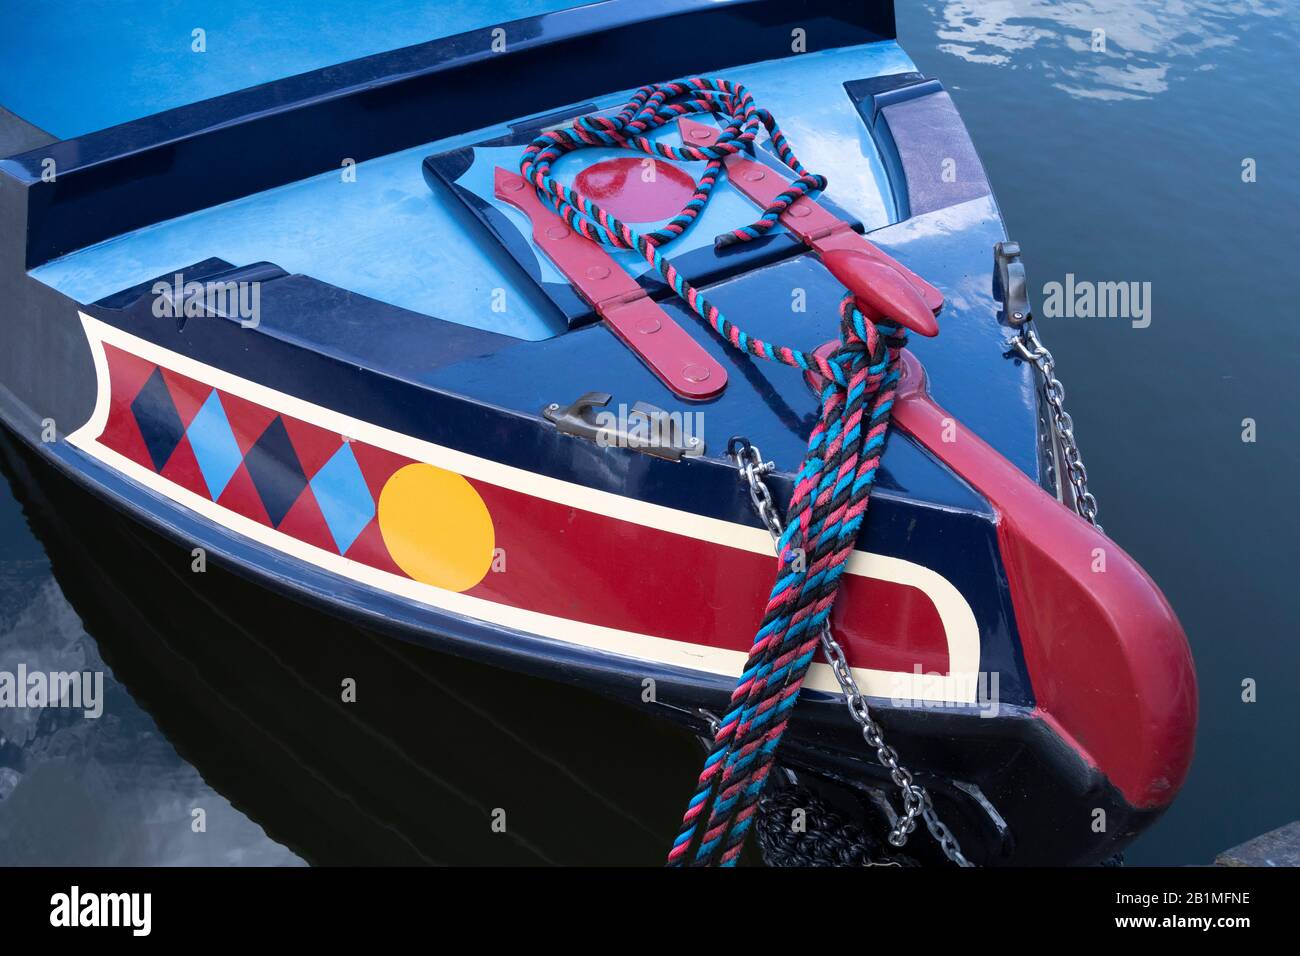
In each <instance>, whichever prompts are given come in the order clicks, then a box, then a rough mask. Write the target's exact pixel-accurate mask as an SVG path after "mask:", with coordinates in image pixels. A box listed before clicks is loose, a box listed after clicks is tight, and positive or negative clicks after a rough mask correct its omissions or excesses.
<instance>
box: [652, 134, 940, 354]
mask: <svg viewBox="0 0 1300 956" xmlns="http://www.w3.org/2000/svg"><path fill="white" fill-rule="evenodd" d="M677 127H678V130H679V132H680V133H681V136H682V141H683V142H685V143H690V144H691V145H692V146H712V145H713V144H714V143H715V142H716V141H717V139H718V136H719V131H718V129H717V128H716V127H713V126H710V125H708V124H707V123H701V122H699V121H698V120H692V119H688V118H686V117H683V118H682V119H679V120H678V121H677ZM726 167H727V177H728V179H729V181H730V182H731V184H732V185H733V186H735V187H736V188H737V189H739V190H740V191H741V192H742V193H744V195H745V196H746V197H748V198H749V200H750V201H751V202H753V203H755V204H756V205H758V206H760V207H762V208H764V209H766V208H767V207H768V206H770V205H771V204H772V202H773V200H775V199H776V197H777V196H779V195H781V193H783V192H785V190H786V188H787V187H788V186H789V185H790V181H789V180H788V179H785V178H784V177H782V176H780V175H779V174H778V173H776V172H775V171H774V170H773V169H771V168H770V167H768V166H765V165H763V164H762V163H759V162H755V161H754V160H752V159H746V158H745V157H744V156H741V155H738V154H737V155H732V156H728V157H727V159H726ZM781 225H783V226H785V227H786V229H788V230H790V232H792V233H794V235H796V236H798V237H799V239H800V241H802V242H803V243H804V244H805V245H806V246H808V248H810V249H811V250H812V251H813V252H815V253H816V254H817V256H818V258H820V259H821V260H822V262H823V263H825V264H826V268H827V269H829V270H830V272H831V274H832V275H834V276H835V278H836V279H838V280H839V281H840V282H841V283H842V284H843V285H844V286H845V288H847V289H848V290H849V291H850V292H852V293H853V294H854V296H855V297H856V299H857V304H858V308H859V309H861V310H862V311H863V312H864V313H865V314H866V315H867V316H868V317H869V318H872V319H881V318H885V317H889V318H891V319H893V320H894V321H896V322H898V323H900V324H902V325H905V326H906V327H907V328H909V329H911V330H912V331H914V332H917V333H918V334H920V335H928V336H933V335H938V334H939V324H938V323H937V322H936V321H935V319H934V317H935V316H936V315H938V314H939V310H940V309H942V308H943V293H942V292H940V291H939V290H938V289H936V288H935V287H934V286H932V285H930V283H928V282H926V281H925V280H924V279H922V278H921V277H920V276H918V275H917V274H916V273H915V272H913V271H912V270H911V269H909V268H907V266H905V265H903V264H902V263H901V262H899V261H898V260H897V259H895V258H893V257H892V256H890V255H888V254H886V253H885V252H883V251H882V250H881V249H880V248H879V247H878V246H876V245H875V244H874V243H872V242H870V241H869V240H868V239H866V238H865V237H863V236H861V235H859V234H858V233H856V232H854V231H853V227H852V226H851V225H849V224H848V223H847V222H845V221H844V220H843V219H840V218H839V217H837V216H835V215H832V214H831V212H830V211H829V210H828V209H826V208H825V207H824V206H822V205H820V204H819V203H817V202H816V201H815V200H812V199H808V198H806V197H805V198H803V199H799V200H797V201H796V202H794V203H791V205H790V208H789V209H787V210H786V211H785V212H784V213H783V214H782V215H781Z"/></svg>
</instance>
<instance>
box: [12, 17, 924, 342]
mask: <svg viewBox="0 0 1300 956" xmlns="http://www.w3.org/2000/svg"><path fill="white" fill-rule="evenodd" d="M911 69H914V67H913V65H912V62H911V60H910V59H909V58H908V57H907V55H906V54H905V53H904V52H903V51H902V49H901V48H900V47H899V46H898V44H897V43H895V42H893V41H887V42H881V43H874V44H870V45H868V46H861V47H854V48H849V49H842V50H829V51H824V52H821V53H809V54H806V55H804V56H800V57H796V58H793V59H788V60H779V61H771V62H767V63H760V64H754V65H751V66H745V67H740V68H737V69H734V70H728V71H727V75H728V76H729V77H731V78H734V79H737V80H740V81H741V82H744V83H745V84H747V85H748V86H749V87H750V89H751V91H752V92H753V94H754V96H755V98H756V99H757V100H758V102H759V103H761V104H763V105H764V106H766V107H767V108H768V109H770V110H771V111H772V112H773V114H774V115H775V116H776V117H777V119H778V121H779V122H780V123H781V126H782V128H783V129H784V130H785V133H786V135H787V137H788V138H789V139H790V141H791V142H792V143H793V144H794V147H795V149H796V152H797V153H798V155H799V157H800V159H802V160H803V162H804V164H805V165H807V166H808V167H809V168H811V169H813V170H815V171H817V172H820V173H822V174H823V175H825V176H826V177H827V179H828V180H829V181H830V187H829V188H828V190H827V195H828V196H829V197H830V198H832V199H834V200H835V202H836V203H838V204H839V205H840V206H841V207H842V208H844V209H845V210H846V211H848V212H850V213H852V214H853V215H854V216H856V217H857V218H858V219H859V220H860V221H861V222H862V223H863V224H864V225H865V226H866V228H868V229H872V228H877V227H880V226H883V225H886V224H888V223H890V222H892V221H893V220H894V218H895V211H894V209H893V204H892V200H891V199H890V198H889V197H890V196H891V192H890V189H889V186H888V180H887V178H886V173H885V169H884V166H883V164H882V162H881V158H880V156H879V153H878V151H877V148H876V145H875V143H874V141H873V140H872V138H871V135H870V133H869V132H868V131H867V129H866V128H865V126H864V125H863V124H862V121H861V119H860V118H859V116H858V114H857V112H856V111H855V110H854V108H853V106H852V104H851V103H850V102H849V99H848V97H847V95H846V94H845V92H844V89H843V85H842V84H843V82H844V81H845V80H848V79H857V78H861V77H864V76H876V75H884V74H889V73H899V72H906V71H908V70H911ZM628 95H629V91H621V92H616V93H612V94H610V95H609V96H606V97H604V98H602V99H601V101H600V102H599V105H600V106H602V107H607V106H617V105H619V104H621V103H622V102H624V101H625V100H626V99H627V96H628ZM504 132H505V128H504V127H501V128H490V129H485V130H479V131H476V132H473V133H469V134H465V135H463V136H458V137H453V138H449V139H443V140H440V141H437V142H433V143H426V144H423V145H421V146H417V147H414V148H412V149H408V150H403V151H401V152H398V153H394V154H391V155H388V156H383V157H380V158H377V159H373V160H370V161H367V162H364V163H360V164H358V165H357V167H356V168H355V173H356V181H355V182H344V181H343V178H342V176H341V174H340V173H338V172H331V173H326V174H323V175H320V176H315V177H312V178H310V179H305V180H301V181H299V182H296V183H291V184H289V185H287V186H282V187H279V188H277V189H271V190H268V191H266V192H263V193H259V194H257V195H253V196H248V197H246V198H243V199H239V200H236V201H234V202H230V203H226V204H224V205H221V206H216V207H213V208H211V209H205V210H202V211H200V212H195V213H191V214H189V215H186V216H182V217H180V218H177V219H172V220H169V221H167V222H162V223H158V224H156V225H153V226H149V227H146V228H144V229H140V230H137V231H135V232H132V233H128V234H126V235H123V236H119V237H116V238H114V239H110V240H108V241H106V242H102V243H99V244H98V245H95V246H91V247H89V248H86V249H81V250H78V251H77V252H74V253H72V254H70V255H67V256H65V257H63V258H61V259H57V260H55V261H52V262H49V263H46V264H45V265H43V266H40V267H38V268H36V269H34V270H33V271H32V275H33V276H34V277H36V278H37V279H39V280H41V281H42V282H44V283H45V284H47V285H49V286H52V287H53V288H55V289H58V290H59V291H60V292H62V293H64V294H65V295H68V296H69V297H71V298H73V299H76V300H77V301H79V302H93V301H95V300H97V299H101V298H103V297H105V296H107V295H110V294H112V293H114V292H117V291H119V290H121V289H124V288H128V287H130V286H132V285H135V284H137V283H140V282H144V281H146V280H148V279H150V278H152V277H154V276H157V275H162V274H165V273H168V272H169V271H171V270H174V269H178V268H181V267H182V266H185V265H188V264H190V263H193V262H197V261H199V260H202V259H206V258H208V257H211V256H217V257H220V258H222V259H225V260H227V261H228V262H233V263H235V264H237V265H246V264H248V263H251V262H258V261H261V260H268V261H270V262H274V263H275V264H276V265H279V266H280V267H281V268H283V269H285V270H287V271H289V272H291V273H302V274H305V275H310V276H313V277H314V278H317V279H320V280H321V281H323V282H328V283H330V284H332V285H337V286H339V287H341V288H346V289H350V290H352V291H354V292H359V293H362V294H363V295H367V296H370V297H371V298H374V299H378V300H380V301H382V302H388V303H390V304H392V305H397V306H401V307H402V308H405V309H410V310H411V311H414V312H421V313H424V314H427V315H435V316H438V317H439V318H443V319H447V320H448V321H452V322H459V323H461V324H463V325H469V326H473V327H476V328H486V329H490V330H492V331H495V332H502V333H505V334H508V335H513V336H516V337H518V338H523V339H534V340H535V339H542V338H547V337H549V336H551V335H554V334H556V333H557V332H558V331H559V330H560V329H561V328H562V327H563V323H562V321H561V319H560V317H559V316H558V314H556V313H554V311H553V310H552V309H551V308H550V307H549V306H548V305H547V304H546V303H544V302H542V301H541V299H540V296H538V295H537V294H536V293H535V291H534V290H533V289H532V286H531V283H530V282H529V281H528V280H527V279H525V278H524V277H523V276H521V275H520V274H519V271H518V270H517V269H516V268H515V267H514V265H513V263H511V262H510V261H509V259H508V257H507V256H506V255H505V254H504V252H503V251H502V250H501V249H500V248H499V247H498V246H497V245H496V243H494V242H488V241H486V239H487V237H486V233H485V232H483V231H482V230H481V228H480V227H479V226H478V225H477V224H476V223H474V222H472V220H471V219H470V217H468V216H467V215H466V214H465V212H464V211H463V209H461V208H460V206H461V204H460V202H459V200H457V199H456V198H455V197H453V196H451V195H448V194H435V193H434V192H432V191H431V190H430V189H429V187H428V185H427V184H426V183H425V181H424V179H423V177H422V174H421V168H420V164H421V160H422V159H423V157H424V156H426V155H428V154H429V153H431V152H443V151H446V150H450V149H455V148H458V147H462V146H469V145H472V144H474V143H477V142H481V141H483V140H484V139H486V138H490V137H492V136H494V135H499V134H502V133H504ZM516 158H517V157H516ZM717 206H718V208H717V209H716V210H714V209H711V210H709V211H708V212H707V213H706V214H705V215H704V216H702V217H701V220H700V222H698V223H697V224H696V230H697V231H698V232H700V233H705V234H707V235H709V236H712V235H714V234H715V233H716V232H720V231H722V230H723V229H726V228H730V227H734V226H736V225H741V224H743V222H742V221H739V220H737V221H732V219H733V216H734V215H735V214H744V215H752V214H755V213H756V210H755V209H754V207H753V206H751V205H749V204H748V203H742V202H740V201H739V200H737V199H736V198H735V197H731V200H730V201H728V200H726V199H723V198H722V197H719V202H718V203H717ZM510 214H512V215H515V213H514V211H513V210H510ZM744 221H749V220H748V219H746V220H744ZM668 250H669V253H670V255H671V252H672V247H671V246H670V247H668ZM493 289H504V290H505V293H506V301H507V302H508V303H509V304H510V307H509V309H508V311H507V312H505V313H497V312H493V311H492V310H491V309H490V308H488V303H489V302H490V297H491V292H492V290H493Z"/></svg>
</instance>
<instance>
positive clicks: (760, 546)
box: [68, 313, 979, 703]
mask: <svg viewBox="0 0 1300 956" xmlns="http://www.w3.org/2000/svg"><path fill="white" fill-rule="evenodd" d="M80 315H81V321H82V325H83V326H84V327H85V330H86V336H87V338H88V340H89V341H90V344H91V351H92V353H93V356H94V363H95V374H96V377H97V380H98V381H97V400H96V404H95V410H94V412H93V413H92V414H91V417H90V419H89V421H87V422H86V424H85V425H83V426H82V427H81V428H79V429H77V430H76V431H75V432H73V433H72V434H70V435H69V436H68V441H69V442H70V443H71V444H73V445H75V446H76V447H77V448H79V449H81V450H82V451H84V452H86V453H87V454H89V455H91V456H92V457H94V458H97V459H98V460H100V461H102V462H103V463H104V464H106V465H108V466H109V467H111V468H113V469H115V470H116V471H119V472H122V473H123V474H126V475H128V476H129V477H131V478H133V479H134V480H136V481H138V482H139V483H140V484H142V485H144V486H146V487H147V488H149V489H151V490H152V491H155V492H157V493H158V494H160V495H163V496H164V497H166V498H170V499H172V500H174V501H177V502H179V503H180V504H183V505H184V506H185V507H187V508H189V509H190V510H191V511H194V512H196V513H198V514H200V515H202V516H203V517H204V518H206V519H208V520H209V521H211V522H213V523H214V524H217V525H220V526H222V527H225V528H228V529H230V530H232V531H236V532H238V533H239V534H242V535H244V536H245V537H247V538H251V539H253V540H254V541H257V542H259V543H261V544H264V545H267V546H268V547H271V548H274V549H275V550H278V551H282V552H284V553H286V554H290V555H292V556H294V557H296V558H298V559H299V560H302V561H304V562H306V563H308V564H311V565H314V566H316V567H320V568H324V569H325V570H328V571H332V572H334V573H335V574H340V575H342V576H344V577H347V578H351V579H352V580H355V581H360V582H362V583H364V584H368V585H370V586H372V587H375V588H378V589H379V590H381V591H386V592H388V593H391V594H398V595H400V596H402V597H406V598H409V599H410V600H413V601H417V602H419V603H422V604H427V605H430V606H432V607H436V608H440V609H442V610H445V611H450V612H452V613H455V614H461V615H464V616H465V617H469V618H476V619H478V620H482V621H487V622H490V623H493V624H498V625H501V626H504V627H509V628H514V629H516V630H519V631H524V632H527V633H531V634H537V635H540V636H542V637H548V638H553V639H555V640H560V641H565V642H567V643H571V644H579V645H582V646H585V647H590V648H594V649H597V650H602V651H607V652H610V653H614V654H621V655H625V656H628V657H634V658H642V659H645V660H651V661H655V662H657V663H660V664H667V665H673V666H678V667H685V668H689V669H691V670H697V671H707V672H711V673H715V674H725V675H728V676H735V675H738V674H739V673H740V671H741V669H742V668H743V667H744V662H745V656H746V655H745V654H744V653H742V652H740V651H730V650H722V649H719V648H713V647H708V646H707V645H702V644H694V643H691V642H687V641H674V640H669V639H666V638H661V637H654V636H651V635H648V634H636V633H633V632H629V631H621V630H616V629H613V628H607V627H600V626H598V625H592V624H584V623H582V622H579V621H573V620H569V619H567V618H561V617H555V616H552V615H548V614H540V613H538V612H535V611H526V610H521V609H518V608H512V607H509V606H507V605H504V604H498V603H496V602H493V601H487V600H485V599H483V598H477V597H471V596H469V595H465V594H458V593H455V592H451V591H444V590H442V589H441V588H436V587H433V586H431V585H426V584H421V583H420V582H418V581H412V580H410V579H408V578H405V577H399V576H397V575H393V574H389V573H388V572H386V571H380V570H378V569H376V568H372V567H370V566H369V565H365V564H361V563H359V562H357V561H352V560H350V559H348V558H344V557H342V556H341V555H337V554H333V553H331V552H328V551H324V550H322V549H320V548H316V547H314V546H313V545H309V544H307V543H306V542H303V541H299V540H298V539H297V538H293V537H290V536H289V535H286V534H282V533H280V532H278V531H276V530H274V529H272V528H268V527H266V526H265V525H262V524H260V523H258V522H256V521H253V520H252V519H250V518H245V517H244V516H243V515H239V514H236V513H235V512H232V511H230V510H228V509H226V508H223V507H221V506H220V505H218V504H216V503H215V502H213V501H210V500H209V499H207V498H205V497H203V496H201V495H196V494H194V493H193V492H191V491H188V490H186V489H184V488H182V487H180V486H178V485H176V484H173V483H172V482H170V481H167V480H166V479H164V478H162V477H161V476H160V475H157V474H155V473H154V472H153V471H150V470H149V469H148V468H145V467H143V466H141V465H138V464H136V463H135V462H133V461H131V460H130V459H128V458H126V457H124V456H122V455H120V454H118V453H117V452H115V451H113V450H112V449H111V448H108V447H107V446H105V445H102V444H100V442H99V441H98V436H99V435H100V434H102V432H103V430H104V425H105V424H106V423H107V421H108V412H109V399H110V394H109V392H110V383H109V376H108V362H107V358H106V356H105V354H104V349H103V343H105V342H107V343H108V344H110V345H114V346H116V347H118V348H120V349H122V350H123V351H126V352H130V353H131V354H133V355H137V356H139V357H140V358H143V359H145V360H147V361H149V362H153V363H156V364H159V365H163V366H165V367H167V368H169V369H172V370H173V371H176V372H179V373H181V374H182V375H187V376H189V377H190V378H193V379H196V380H198V381H200V382H204V383H206V384H209V385H213V386H215V387H217V388H219V389H221V390H222V391H224V392H229V393H231V394H234V395H237V396H239V397H240V398H244V399H247V400H248V401H251V402H255V403H256V404H259V405H263V406H265V407H267V408H271V409H274V410H275V411H277V412H280V413H282V414H286V415H289V416H291V417H294V418H298V419H302V420H304V421H307V422H311V423H312V424H315V425H317V426H319V427H321V428H324V429H326V430H328V431H333V432H337V433H339V434H340V435H345V436H347V437H348V438H352V439H358V440H361V441H364V442H365V443H367V444H370V445H375V446H377V447H379V448H384V449H387V450H389V451H392V452H396V453H398V454H401V455H405V456H406V457H408V458H412V459H415V460H416V461H423V462H428V463H429V464H433V465H437V466H438V467H440V468H445V469H447V470H448V471H453V472H456V473H458V474H461V475H465V476H467V477H470V478H475V479H478V480H480V481H485V482H489V483H491V484H494V485H498V486H501V487H504V488H509V489H512V490H515V491H520V492H523V493H525V494H529V495H532V496H534V497H538V498H544V499H548V500H550V501H555V502H558V503H560V504H563V505H566V506H568V507H571V508H576V509H579V510H582V511H588V512H592V513H595V514H600V515H604V516H607V517H612V518H617V519H619V520H622V521H629V522H632V523H634V524H639V525H642V526H644V527H648V528H655V529H659V530H663V531H670V532H673V533H675V534H680V535H684V536H686V537H691V538H697V539H700V540H704V541H711V542H714V543H717V544H722V545H726V546H728V547H732V548H738V549H741V550H744V551H751V552H753V553H756V554H763V555H772V554H773V549H772V543H771V540H770V539H769V538H768V536H767V534H766V532H764V531H761V530H759V529H757V528H750V527H746V526H744V525H738V524H733V523H731V522H728V521H720V520H718V519H716V518H708V517H704V516H701V515H696V514H691V513H689V512H685V511H678V510H676V509H673V508H666V507H663V506H661V505H655V504H651V503H649V502H645V501H640V500H637V499H635V498H628V497H624V496H622V495H616V494H612V493H610V492H606V491H599V490H595V489H592V488H587V487H584V486H582V485H576V484H573V483H571V482H567V481H561V480H559V479H557V478H552V477H549V476H547V475H540V474H537V473H535V472H531V471H526V470H524V469H521V468H514V467H512V466H510V465H505V464H502V463H501V462H496V461H491V460H489V459H485V458H478V457H475V456H473V455H467V454H465V453H464V452H459V451H456V450H455V449H451V448H446V447H444V446H441V445H435V444H432V443H430V442H425V441H421V440H419V439H417V438H413V437H411V436H410V435H403V434H401V433H400V432H394V431H390V430H388V429H386V428H381V427H379V426H377V425H373V424H371V423H369V422H364V421H360V420H359V419H355V418H350V417H349V416H346V415H342V414H340V413H338V412H335V411H332V410H330V409H328V408H324V407H321V406H319V405H314V404H312V403H310V402H306V401H303V400H302V399H299V398H295V397H294V396H292V395H286V394H284V393H282V392H277V391H275V390H274V389H271V388H268V387H266V386H265V385H260V384H258V383H257V382H252V381H249V380H247V379H243V378H239V377H237V376H234V375H231V374H230V373H228V372H224V371H222V370H221V369H218V368H214V367H212V366H209V365H205V364H203V363H201V362H197V361H195V360H194V359H191V358H187V357H186V356H183V355H178V354H176V353H175V352H171V351H168V350H167V349H164V348H161V347H160V346H157V345H154V344H153V343H151V342H147V341H145V340H144V339H140V338H138V337H136V336H134V335H131V334H130V333H127V332H124V331H122V330H121V329H118V328H116V327H114V326H111V325H108V324H106V323H104V322H101V321H99V320H98V319H95V318H92V317H91V316H89V315H86V314H85V313H80ZM847 573H849V574H855V575H859V576H862V577H869V578H875V579H878V580H882V581H889V582H893V583H896V584H905V585H910V586H912V587H915V588H917V589H918V590H920V591H922V592H923V593H924V594H926V596H927V597H929V598H930V600H931V601H932V602H933V603H934V606H935V608H936V610H937V611H938V613H939V618H940V620H941V621H942V623H943V627H944V631H945V634H946V636H947V640H948V657H949V671H950V672H949V674H948V675H946V676H944V677H939V676H925V675H918V674H908V673H902V672H893V671H879V670H872V669H867V668H854V674H855V676H856V677H857V679H858V681H859V682H860V683H861V685H862V688H863V690H864V691H865V692H866V693H868V694H870V695H872V696H875V697H885V698H890V697H893V698H904V699H908V700H916V701H934V700H940V701H954V702H962V703H971V702H974V701H975V699H976V690H975V689H976V680H975V678H976V675H977V672H978V670H979V629H978V626H977V624H976V622H975V615H974V612H973V611H972V610H971V608H970V605H969V604H968V603H967V602H966V600H965V598H963V597H962V596H961V594H960V592H958V591H957V589H956V588H955V587H953V586H952V584H951V583H950V582H949V581H948V580H947V579H946V578H944V577H942V576H941V575H939V574H937V573H935V572H934V571H932V570H930V569H929V568H926V567H923V566H921V565H919V564H914V563H913V562H910V561H904V560H901V559H899V558H891V557H888V556H885V555H880V554H873V553H870V552H866V551H855V552H854V553H853V556H852V557H851V558H850V559H849V564H848V568H847ZM807 686H809V687H813V688H816V689H819V690H828V691H835V690H837V685H836V683H835V680H834V677H833V675H832V674H831V672H830V669H829V668H828V667H826V666H825V665H822V664H816V665H814V666H813V668H812V670H811V671H810V673H809V675H808V680H807Z"/></svg>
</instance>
